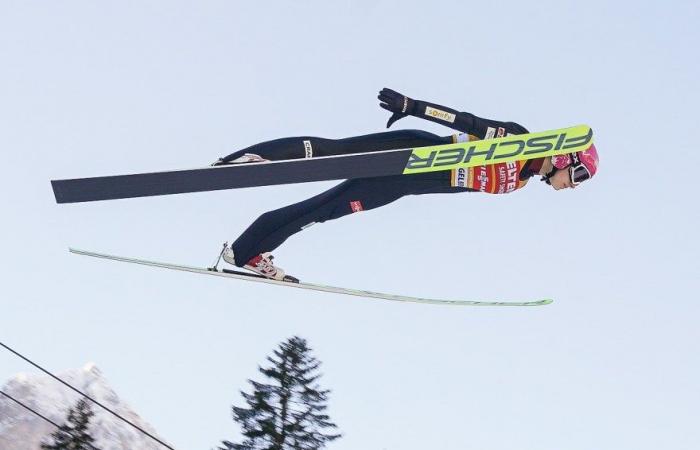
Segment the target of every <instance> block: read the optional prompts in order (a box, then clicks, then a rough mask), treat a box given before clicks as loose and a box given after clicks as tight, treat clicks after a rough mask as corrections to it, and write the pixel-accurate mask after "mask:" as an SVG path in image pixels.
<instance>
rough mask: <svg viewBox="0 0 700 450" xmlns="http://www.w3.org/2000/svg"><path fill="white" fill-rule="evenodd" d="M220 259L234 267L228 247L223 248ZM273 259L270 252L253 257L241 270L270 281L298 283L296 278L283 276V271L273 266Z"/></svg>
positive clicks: (233, 259) (231, 250)
mask: <svg viewBox="0 0 700 450" xmlns="http://www.w3.org/2000/svg"><path fill="white" fill-rule="evenodd" d="M221 257H222V258H223V259H224V261H226V262H227V263H229V264H231V265H234V266H235V265H236V259H235V258H234V255H233V249H232V248H231V247H229V246H228V245H227V246H226V247H225V248H224V250H223V253H222V254H221ZM273 259H274V257H273V256H272V254H271V253H270V252H265V253H261V254H259V255H258V256H254V257H253V258H251V259H250V260H249V261H248V262H247V263H245V264H244V265H243V268H244V269H248V270H250V271H251V272H255V273H256V274H258V275H261V276H263V277H265V278H269V279H271V280H277V281H291V282H293V283H298V282H299V280H297V279H296V278H294V277H292V276H289V275H285V273H284V270H282V269H280V268H279V267H275V265H274V264H273V263H272V260H273Z"/></svg>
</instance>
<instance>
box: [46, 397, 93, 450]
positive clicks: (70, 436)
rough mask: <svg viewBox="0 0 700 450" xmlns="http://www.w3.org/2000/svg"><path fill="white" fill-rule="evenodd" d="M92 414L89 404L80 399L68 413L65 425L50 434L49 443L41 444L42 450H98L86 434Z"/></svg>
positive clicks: (88, 434) (87, 433)
mask: <svg viewBox="0 0 700 450" xmlns="http://www.w3.org/2000/svg"><path fill="white" fill-rule="evenodd" d="M94 414H95V413H93V412H92V409H91V408H90V404H89V403H88V402H87V401H85V400H84V399H80V400H79V401H78V403H77V404H76V405H75V407H73V408H71V409H70V410H69V411H68V417H67V419H66V423H64V424H63V425H61V426H60V427H59V428H58V430H56V431H55V432H54V433H52V434H51V437H50V438H49V442H50V441H53V443H52V444H51V443H48V442H45V443H43V444H41V448H42V449H43V450H99V449H98V448H97V447H95V446H94V445H93V442H94V439H93V438H92V436H90V433H89V432H88V426H89V425H90V418H91V417H92V416H93V415H94Z"/></svg>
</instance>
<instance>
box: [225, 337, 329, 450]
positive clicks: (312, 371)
mask: <svg viewBox="0 0 700 450" xmlns="http://www.w3.org/2000/svg"><path fill="white" fill-rule="evenodd" d="M273 353H274V355H273V356H268V357H267V361H268V362H269V363H270V364H271V365H270V366H269V367H267V368H263V367H258V370H259V371H260V373H262V374H263V375H264V376H265V377H266V378H267V382H268V383H269V384H265V383H258V382H255V381H253V380H248V382H249V383H250V384H251V385H252V393H250V394H248V393H245V392H243V391H241V395H242V396H243V398H244V399H245V401H246V403H247V404H248V406H247V407H246V408H239V407H236V406H234V407H233V408H232V409H233V419H234V420H235V421H236V422H238V424H239V425H240V426H241V428H242V431H243V437H244V440H243V442H241V443H240V444H236V443H231V442H228V441H223V445H224V447H220V450H318V449H322V448H324V447H325V445H326V443H327V442H330V441H333V440H335V439H338V438H339V437H340V436H341V435H340V434H333V433H332V431H334V430H335V429H336V428H337V426H336V425H335V424H334V423H333V422H331V421H330V418H329V417H328V415H326V413H325V410H326V409H327V405H326V402H327V400H328V394H329V392H330V391H329V390H322V389H321V388H320V387H319V385H318V382H317V381H318V379H319V378H320V376H321V375H320V374H319V373H318V369H319V367H320V365H321V362H320V361H318V360H317V359H316V358H314V357H313V356H311V354H310V353H311V349H310V348H309V347H308V346H307V344H306V340H305V339H302V338H300V337H296V336H294V337H292V338H290V339H288V340H287V341H285V342H283V343H281V344H280V345H279V347H278V348H277V349H276V350H274V352H273Z"/></svg>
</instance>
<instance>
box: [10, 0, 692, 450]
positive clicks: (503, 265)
mask: <svg viewBox="0 0 700 450" xmlns="http://www.w3.org/2000/svg"><path fill="white" fill-rule="evenodd" d="M699 20H700V14H699V7H698V6H697V2H691V1H687V2H686V1H672V2H665V3H661V2H603V1H592V2H574V1H566V2H562V1H558V2H553V1H544V2H516V1H499V2H483V3H472V2H459V1H449V2H411V1H373V2H349V1H346V2H321V1H311V2H268V3H267V4H266V5H264V6H260V5H255V6H254V5H253V4H252V2H234V1H199V2H184V1H139V2H136V1H119V2H112V1H110V2H106V1H105V2H88V1H62V2H37V1H22V2H14V1H9V0H0V151H1V152H2V153H1V154H2V163H3V167H4V170H3V171H2V174H3V175H2V177H0V204H2V205H3V214H2V222H0V231H1V233H0V236H2V237H1V239H2V250H3V255H4V257H3V258H0V270H1V271H2V272H1V273H2V274H3V275H2V283H1V284H0V286H1V288H2V295H1V296H0V339H1V340H2V341H3V342H5V343H7V344H9V345H13V346H15V347H16V348H17V349H18V350H20V351H24V352H26V353H27V354H29V355H30V356H32V357H33V358H35V359H36V360H37V361H40V362H42V363H44V364H45V365H46V366H47V367H49V368H52V369H55V370H62V369H65V368H70V367H80V366H82V365H83V364H84V363H85V362H87V361H95V362H96V363H97V364H98V366H99V367H100V368H101V369H102V371H103V372H104V374H105V376H106V377H107V378H108V379H109V381H110V382H111V383H112V385H113V386H114V388H115V390H116V391H117V392H118V393H119V394H120V395H121V396H122V397H123V398H124V399H125V400H127V401H128V402H129V403H130V404H132V405H133V406H134V407H135V409H136V410H137V411H139V412H140V413H141V414H142V415H143V417H144V418H145V419H146V420H148V421H149V422H150V423H152V424H153V425H154V426H155V428H156V429H157V430H158V431H159V433H161V434H162V436H164V437H165V438H166V439H168V440H170V441H171V442H172V443H173V444H174V445H175V446H176V447H177V448H179V449H206V448H210V447H213V446H215V445H216V443H217V442H218V441H220V440H221V439H235V438H236V437H237V427H236V426H235V425H234V423H233V422H232V421H231V419H230V411H229V408H230V406H231V404H233V403H240V402H241V399H240V398H239V395H238V393H237V391H238V389H240V388H242V387H244V386H245V379H246V378H249V377H256V376H257V374H256V370H255V368H256V366H257V364H259V363H262V362H263V360H264V357H265V356H266V355H267V354H268V353H269V352H270V351H271V350H272V349H273V348H274V347H275V346H276V345H277V343H278V342H279V341H281V340H283V339H286V338H287V337H289V336H291V335H292V334H299V335H301V336H304V337H306V338H307V339H308V340H309V343H310V345H311V346H312V347H313V348H314V349H315V354H316V356H317V357H319V358H320V359H321V360H322V361H323V362H324V366H323V367H324V373H325V376H324V378H323V383H324V385H325V386H327V387H329V388H331V389H332V390H333V394H332V397H331V404H330V405H331V408H330V414H331V416H332V418H333V419H335V421H336V422H337V423H338V425H339V426H340V427H341V430H342V431H343V432H344V433H345V437H344V438H343V439H341V440H340V441H338V442H337V443H335V444H333V445H332V446H330V447H329V448H332V449H338V450H345V449H357V448H377V449H401V450H413V449H426V448H434V449H450V450H452V449H455V450H457V449H485V448H488V449H492V450H512V449H514V448H517V449H520V450H543V449H551V450H558V449H568V450H578V449H580V450H589V449H591V448H596V449H615V450H619V449H635V450H645V449H658V448H674V449H696V448H698V447H699V446H700V431H698V428H697V424H696V422H697V417H698V416H699V415H700V411H699V410H698V409H699V408H698V404H700V389H699V387H698V381H697V380H698V379H700V363H699V361H698V350H697V342H698V338H700V332H699V331H698V324H697V323H698V315H699V314H698V313H699V312H700V307H699V306H698V301H699V300H700V299H698V294H697V292H698V289H700V283H698V263H697V258H698V253H699V252H700V245H699V239H698V237H697V234H696V233H697V230H698V226H699V225H700V220H699V219H700V218H699V217H698V207H697V204H698V202H697V199H696V192H697V185H698V181H697V177H698V175H697V167H698V165H699V164H700V157H699V156H698V154H699V153H698V149H697V144H696V142H695V141H696V138H695V135H696V134H697V131H696V130H697V122H698V112H697V111H698V106H697V105H698V104H699V103H700V96H699V95H698V90H697V86H696V83H697V80H698V79H699V78H700V73H699V72H700V71H699V70H698V58H697V45H698V42H700V36H699V34H698V31H697V23H698V21H699ZM384 86H387V87H391V88H393V89H396V90H398V91H400V92H403V93H405V94H407V95H410V96H413V97H414V98H419V99H424V100H430V101H433V102H436V103H440V104H444V105H447V106H451V107H454V108H456V109H460V110H465V111H470V112H473V113H475V114H477V115H482V116H485V117H491V118H497V119H502V120H514V121H517V122H520V123H522V124H523V125H525V126H526V127H528V128H529V129H531V130H544V129H550V128H558V127H564V126H569V125H573V124H578V123H588V124H590V125H591V126H592V127H593V128H594V130H595V132H596V143H597V147H598V149H599V152H600V157H601V162H600V164H601V165H600V171H599V174H598V176H597V177H596V179H595V180H594V181H593V182H591V183H587V184H586V185H583V186H581V187H580V188H579V189H576V190H575V191H568V192H554V191H552V190H551V189H550V188H548V187H547V186H545V185H543V184H541V183H539V182H537V181H533V182H531V183H530V185H528V186H527V187H526V188H525V189H523V190H521V191H518V192H516V193H514V194H511V195H507V196H500V197H495V196H487V195H479V194H475V195H471V194H464V195H451V196H421V197H413V198H407V199H403V200H401V201H399V202H398V203H396V204H393V205H391V206H388V207H386V208H383V209H380V210H376V211H372V212H367V213H364V214H356V215H353V216H351V217H347V218H344V219H342V220H339V221H335V222H332V223H327V224H323V225H318V226H316V227H313V228H311V229H310V230H307V231H306V232H304V233H301V234H299V235H297V236H295V237H294V238H292V239H290V240H289V241H288V242H287V243H286V244H285V245H284V246H283V247H281V248H280V249H279V250H278V251H277V252H276V257H277V259H276V261H278V262H279V264H280V266H282V267H284V268H285V269H286V270H287V271H288V272H290V273H292V274H294V275H296V276H298V277H300V278H302V279H304V280H308V281H313V282H321V283H327V284H335V285H340V286H343V285H347V286H351V287H357V288H366V289H373V290H381V291H386V292H394V293H403V294H413V295H422V296H431V297H447V298H465V299H483V298H489V299H490V298H494V299H502V300H509V299H512V300H519V299H531V298H540V297H549V296H551V297H553V298H554V299H555V300H556V303H555V304H554V305H551V306H549V307H545V308H535V309H478V308H472V309H469V308H463V309H456V308H446V307H442V308H441V307H434V306H421V305H401V304H395V303H385V302H381V301H376V300H363V299H359V298H357V299H356V298H351V297H342V296H335V295H331V294H321V293H308V292H299V291H296V290H291V289H289V290H286V289H283V288H277V287H274V286H261V285H257V284H250V285H249V284H246V283H242V282H236V281H230V280H220V279H212V278H211V277H201V276H197V275H189V274H183V273H170V272H167V271H159V270H156V269H149V268H144V267H138V266H129V265H124V264H118V263H110V262H102V261H97V260H91V259H88V258H83V257H78V256H72V255H69V254H68V252H67V247H68V246H69V245H70V246H76V247H80V248H86V249H92V250H96V251H104V252H108V253H115V254H122V255H127V256H135V257H144V258H151V259H156V260H164V261H171V262H175V263H184V264H189V265H206V264H209V263H210V262H211V261H212V260H213V259H214V257H215V256H216V252H217V251H218V250H219V247H220V245H221V242H223V241H224V240H232V239H234V238H235V237H236V236H237V235H238V233H240V232H241V231H242V230H243V229H244V228H245V227H246V226H247V225H248V224H249V223H250V222H251V221H252V220H253V219H254V218H255V217H257V216H258V215H259V214H261V213H262V212H264V211H267V210H269V209H272V208H277V207H280V206H283V205H286V204H289V203H292V202H295V201H299V200H301V199H304V198H306V197H308V196H310V195H312V194H315V193H318V192H320V191H322V190H324V189H327V188H329V187H330V186H332V185H333V184H334V183H314V184H306V185H291V186H277V187H266V188H256V189H246V190H238V191H226V192H216V193H203V194H193V195H182V196H170V197H160V198H150V199H138V200H125V201H112V202H103V203H95V204H83V205H63V206H58V205H56V204H55V203H54V200H53V195H52V192H51V189H50V185H49V180H50V179H52V178H67V177H79V176H91V175H104V174H116V173H128V172H138V171H151V170H159V169H171V168H189V167H196V166H200V165H204V164H208V163H209V162H211V161H213V160H215V159H216V158H217V157H219V156H222V155H224V154H227V153H230V152H231V151H233V150H235V149H238V148H241V147H244V146H247V145H250V144H253V143H256V142H259V141H263V140H267V139H272V138H277V137H283V136H289V135H300V134H308V135H318V136H325V137H345V136H351V135H355V134H362V133H369V132H376V131H381V130H382V129H383V128H384V124H385V122H386V119H387V114H386V112H385V111H384V110H382V109H380V108H379V107H378V105H377V101H376V94H377V91H378V90H379V89H381V88H382V87H384ZM397 125H398V126H397V127H396V128H421V129H425V130H429V131H433V132H436V133H440V134H449V133H450V130H448V129H446V128H442V127H439V126H437V125H435V124H430V123H427V122H425V121H421V120H419V119H415V118H408V119H404V120H402V121H401V122H399V123H398V124H397ZM28 370H29V368H28V367H27V366H26V365H24V364H22V363H21V362H20V361H18V360H16V359H14V358H13V357H12V356H11V355H9V354H0V383H1V382H2V381H3V380H5V379H7V378H9V377H10V376H12V375H13V374H15V373H17V372H20V371H28Z"/></svg>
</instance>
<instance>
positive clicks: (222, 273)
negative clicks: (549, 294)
mask: <svg viewBox="0 0 700 450" xmlns="http://www.w3.org/2000/svg"><path fill="white" fill-rule="evenodd" d="M69 250H70V252H71V253H74V254H77V255H84V256H92V257H93V258H102V259H109V260H112V261H121V262H126V263H132V264H141V265H144V266H151V267H161V268H163V269H170V270H179V271H182V272H192V273H199V274H202V275H214V276H218V277H226V278H235V279H238V280H246V281H257V282H260V283H268V284H275V285H277V286H285V287H293V288H299V289H309V290H313V291H321V292H332V293H335V294H345V295H355V296H358V297H369V298H379V299H383V300H391V301H396V302H409V303H428V304H434V305H456V306H541V305H548V304H550V303H552V300H551V299H542V300H535V301H525V302H498V301H471V300H441V299H431V298H422V297H408V296H405V295H394V294H384V293H381V292H372V291H363V290H361V289H347V288H341V287H335V286H323V285H320V284H311V283H301V282H300V283H294V282H290V281H277V280H270V279H268V278H265V277H261V276H258V275H254V274H247V273H244V272H238V271H234V270H227V269H223V270H217V269H206V268H200V267H190V266H181V265H177V264H168V263H162V262H156V261H148V260H144V259H136V258H127V257H123V256H114V255H107V254H104V253H97V252H91V251H86V250H78V249H74V248H70V249H69Z"/></svg>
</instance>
